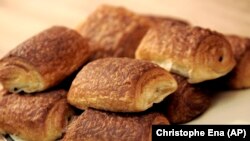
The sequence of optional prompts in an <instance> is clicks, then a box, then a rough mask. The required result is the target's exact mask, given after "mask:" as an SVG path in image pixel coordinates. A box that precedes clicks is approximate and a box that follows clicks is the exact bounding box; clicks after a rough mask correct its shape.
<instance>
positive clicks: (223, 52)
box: [136, 22, 235, 83]
mask: <svg viewBox="0 0 250 141" xmlns="http://www.w3.org/2000/svg"><path fill="white" fill-rule="evenodd" d="M136 58H137V59H144V60H150V61H152V62H154V63H157V64H158V65H160V66H162V67H163V68H165V69H167V70H168V71H171V72H173V73H176V74H179V75H181V76H184V77H187V78H188V82H189V83H198V82H202V81H205V80H210V79H215V78H218V77H220V76H223V75H225V74H227V73H228V72H229V71H231V70H232V68H233V67H234V66H235V60H234V57H233V53H232V50H231V48H230V44H229V43H228V42H227V40H226V39H225V38H224V37H223V36H222V35H221V34H218V33H216V32H212V31H210V30H207V29H202V28H199V27H191V26H186V25H180V24H173V23H169V22H163V23H162V24H158V25H157V26H154V27H152V28H151V29H150V30H149V31H148V32H147V34H146V35H145V36H144V38H143V39H142V41H141V43H140V45H139V47H138V48H137V51H136Z"/></svg>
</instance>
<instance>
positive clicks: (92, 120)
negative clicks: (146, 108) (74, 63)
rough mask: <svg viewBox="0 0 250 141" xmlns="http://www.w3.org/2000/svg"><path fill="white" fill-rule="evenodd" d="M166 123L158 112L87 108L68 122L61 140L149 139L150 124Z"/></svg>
mask: <svg viewBox="0 0 250 141" xmlns="http://www.w3.org/2000/svg"><path fill="white" fill-rule="evenodd" d="M159 124H161V125H168V124H169V122H168V120H167V119H166V118H165V117H164V116H163V115H162V114H159V113H156V112H151V113H144V112H143V113H136V114H135V113H132V114H131V113H130V114H128V113H110V112H104V111H99V110H94V109H87V110H86V111H85V112H84V113H83V114H82V115H80V116H79V117H78V119H77V120H75V121H74V122H72V124H70V126H69V128H68V130H67V132H66V134H65V136H64V138H63V141H83V140H84V141H118V140H119V141H151V140H152V137H151V130H152V125H159Z"/></svg>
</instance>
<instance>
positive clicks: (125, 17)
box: [76, 5, 149, 60]
mask: <svg viewBox="0 0 250 141" xmlns="http://www.w3.org/2000/svg"><path fill="white" fill-rule="evenodd" d="M148 28H149V25H148V24H147V23H146V22H145V20H144V18H142V17H140V16H138V15H136V14H135V13H133V12H131V11H129V10H127V9H125V8H122V7H114V6H108V5H102V6H100V7H98V8H97V9H96V10H95V11H94V12H93V13H92V14H90V15H89V17H88V18H87V19H86V20H85V21H84V22H82V23H80V24H79V25H78V26H77V28H76V30H77V31H78V32H79V33H80V34H81V35H82V36H83V37H85V38H88V39H89V41H90V50H91V51H92V52H93V55H92V57H91V60H95V59H98V58H104V57H129V58H134V52H135V50H136V48H137V46H138V45H139V43H140V41H141V39H142V37H143V36H144V35H145V34H146V32H147V30H148Z"/></svg>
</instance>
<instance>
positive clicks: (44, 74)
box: [0, 26, 89, 93]
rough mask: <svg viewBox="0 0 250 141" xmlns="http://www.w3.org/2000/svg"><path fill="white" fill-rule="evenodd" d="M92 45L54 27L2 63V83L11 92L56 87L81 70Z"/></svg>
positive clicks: (65, 29) (28, 42)
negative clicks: (89, 46) (89, 45)
mask: <svg viewBox="0 0 250 141" xmlns="http://www.w3.org/2000/svg"><path fill="white" fill-rule="evenodd" d="M88 56H89V52H88V44H87V41H86V40H85V39H83V38H82V37H81V35H80V34H78V33H77V32H76V31H74V30H71V29H68V28H66V27H60V26H54V27H51V28H49V29H47V30H45V31H43V32H41V33H39V34H38V35H35V36H33V37H32V38H30V39H28V40H27V41H25V42H23V43H22V44H20V45H19V46H17V47H16V48H15V49H14V50H12V51H11V52H10V53H9V54H8V55H6V56H5V57H4V58H3V59H2V60H1V61H0V81H1V82H2V83H3V85H4V87H6V88H7V89H8V90H9V91H12V92H13V91H16V92H19V91H25V92H28V93H31V92H36V91H42V90H45V89H47V88H50V87H53V86H55V85H57V84H58V83H60V82H61V81H62V80H63V79H65V78H66V77H67V76H69V75H70V74H71V73H72V72H74V71H75V70H77V69H78V68H79V67H81V66H82V65H83V64H84V63H85V62H86V61H87V58H88Z"/></svg>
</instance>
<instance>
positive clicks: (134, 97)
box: [67, 58, 177, 112]
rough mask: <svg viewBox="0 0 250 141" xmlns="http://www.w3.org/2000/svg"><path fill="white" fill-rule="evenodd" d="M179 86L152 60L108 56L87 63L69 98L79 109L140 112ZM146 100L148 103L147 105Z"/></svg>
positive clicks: (72, 87)
mask: <svg viewBox="0 0 250 141" xmlns="http://www.w3.org/2000/svg"><path fill="white" fill-rule="evenodd" d="M162 87H163V88H162ZM176 87H177V86H176V82H175V80H174V79H173V77H172V76H171V75H170V74H169V73H168V72H167V71H165V70H164V69H162V68H160V67H159V66H157V65H155V64H153V63H150V62H147V61H142V60H135V59H129V58H105V59H99V60H96V61H93V62H91V63H89V64H87V65H86V66H85V67H84V68H83V69H82V70H81V71H80V72H79V73H78V75H77V76H76V78H75V79H74V81H73V83H72V85H71V88H70V90H69V93H68V97H67V98H68V101H69V103H71V104H72V105H74V106H76V107H78V108H80V109H86V108H87V107H93V108H97V109H103V110H108V111H120V112H137V111H144V110H146V109H147V108H149V107H151V106H152V104H153V103H158V102H160V101H161V100H163V98H165V97H166V96H167V95H169V94H170V93H172V92H173V91H175V89H176ZM149 91H151V93H149ZM156 91H158V92H159V94H158V93H157V92H156ZM152 96H157V97H155V99H153V100H152V101H150V99H148V97H152ZM145 102H149V103H148V104H149V105H144V104H145ZM146 104H147V103H146Z"/></svg>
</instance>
